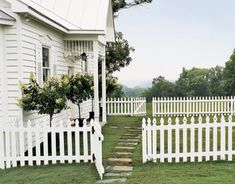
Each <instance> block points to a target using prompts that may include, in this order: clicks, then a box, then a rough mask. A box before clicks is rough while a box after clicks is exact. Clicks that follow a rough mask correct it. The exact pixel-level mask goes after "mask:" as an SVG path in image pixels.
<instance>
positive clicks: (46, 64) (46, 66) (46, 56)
mask: <svg viewBox="0 0 235 184" xmlns="http://www.w3.org/2000/svg"><path fill="white" fill-rule="evenodd" d="M42 68H43V82H45V81H47V80H48V79H49V77H50V52H49V48H46V47H43V48H42Z"/></svg>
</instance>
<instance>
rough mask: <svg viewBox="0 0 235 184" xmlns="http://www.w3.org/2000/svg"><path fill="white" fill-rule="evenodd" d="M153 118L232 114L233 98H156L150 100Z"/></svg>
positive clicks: (234, 109)
mask: <svg viewBox="0 0 235 184" xmlns="http://www.w3.org/2000/svg"><path fill="white" fill-rule="evenodd" d="M152 107H153V109H152V110H153V112H152V114H153V116H154V117H156V116H191V115H202V116H204V115H215V114H224V115H228V114H234V112H235V97H233V96H231V97H228V96H226V97H183V98H182V97H174V98H172V97H171V98H169V97H167V98H166V97H164V98H163V97H158V98H156V97H155V98H153V99H152Z"/></svg>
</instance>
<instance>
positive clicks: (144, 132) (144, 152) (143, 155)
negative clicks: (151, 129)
mask: <svg viewBox="0 0 235 184" xmlns="http://www.w3.org/2000/svg"><path fill="white" fill-rule="evenodd" d="M146 134H147V130H146V120H145V118H143V120H142V158H143V163H146V162H147V151H146V149H147V145H146Z"/></svg>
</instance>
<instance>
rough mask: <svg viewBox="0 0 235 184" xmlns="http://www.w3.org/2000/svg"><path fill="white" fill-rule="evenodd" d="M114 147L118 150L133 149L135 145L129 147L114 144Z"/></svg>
mask: <svg viewBox="0 0 235 184" xmlns="http://www.w3.org/2000/svg"><path fill="white" fill-rule="evenodd" d="M115 149H119V150H134V149H135V147H129V146H116V147H115Z"/></svg>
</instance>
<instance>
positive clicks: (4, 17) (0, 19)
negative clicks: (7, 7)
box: [0, 10, 15, 25]
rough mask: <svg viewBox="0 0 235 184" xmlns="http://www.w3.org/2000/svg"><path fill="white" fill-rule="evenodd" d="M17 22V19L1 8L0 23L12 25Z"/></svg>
mask: <svg viewBox="0 0 235 184" xmlns="http://www.w3.org/2000/svg"><path fill="white" fill-rule="evenodd" d="M13 22H15V19H14V18H13V17H11V16H10V15H8V14H7V13H5V12H4V11H2V10H0V25H1V24H6V25H12V23H13Z"/></svg>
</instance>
